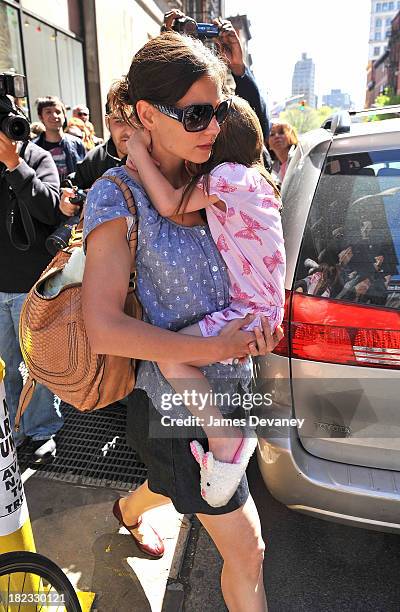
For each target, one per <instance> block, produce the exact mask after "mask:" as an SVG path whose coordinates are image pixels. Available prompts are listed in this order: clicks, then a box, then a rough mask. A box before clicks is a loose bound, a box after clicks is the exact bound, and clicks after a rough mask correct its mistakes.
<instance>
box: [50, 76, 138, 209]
mask: <svg viewBox="0 0 400 612" xmlns="http://www.w3.org/2000/svg"><path fill="white" fill-rule="evenodd" d="M119 83H120V81H116V82H115V83H113V84H112V86H111V87H110V90H109V92H108V94H107V103H106V114H105V123H106V127H107V129H108V130H109V132H110V138H109V139H108V140H107V141H106V142H105V143H104V144H102V145H98V146H97V147H95V148H94V149H92V150H91V151H89V153H87V155H86V157H85V159H84V160H83V161H81V162H79V163H78V164H77V167H76V173H75V178H74V180H73V183H74V185H76V186H77V187H78V188H79V189H90V187H91V186H92V185H93V183H94V182H95V180H96V179H98V178H99V177H100V176H102V175H103V174H104V172H106V171H107V170H109V169H110V168H115V167H116V166H122V165H123V164H124V163H125V160H126V155H127V148H126V143H127V142H128V140H129V138H130V136H131V134H132V131H133V130H134V128H133V127H132V126H131V125H129V123H126V121H124V120H123V119H122V117H121V115H120V114H119V113H118V112H116V111H115V105H116V101H117V100H116V91H117V90H118V86H119ZM74 195H75V192H74V190H73V189H69V188H66V189H62V196H61V202H60V210H61V212H62V213H63V214H64V215H65V216H66V217H72V216H73V215H76V214H78V213H79V206H77V205H74V204H71V201H70V198H73V197H74Z"/></svg>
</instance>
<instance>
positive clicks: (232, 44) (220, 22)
mask: <svg viewBox="0 0 400 612" xmlns="http://www.w3.org/2000/svg"><path fill="white" fill-rule="evenodd" d="M177 21H179V22H180V24H181V25H180V27H179V26H178V27H177V25H176V22H177ZM185 22H186V23H188V26H186V25H185ZM192 24H193V25H192ZM213 24H214V26H216V27H215V33H213V31H211V30H212V26H209V30H210V32H209V33H208V34H207V36H206V38H209V39H211V40H212V41H213V42H215V44H216V45H217V46H218V48H219V50H220V52H221V55H223V56H224V57H225V59H226V61H227V64H228V68H229V69H230V71H231V73H232V76H233V79H234V81H235V85H236V90H235V93H236V95H237V96H240V97H241V98H243V99H244V100H247V102H248V103H249V104H250V106H251V107H252V108H253V109H254V111H255V113H256V115H257V117H258V119H259V121H260V124H261V128H262V131H263V134H264V140H266V139H267V138H268V135H269V117H268V109H267V105H266V103H265V100H264V99H263V97H262V95H261V93H260V90H259V89H258V86H257V83H256V81H255V79H254V76H253V74H252V72H251V71H250V70H249V69H248V68H247V66H246V64H245V63H244V59H243V49H242V44H241V42H240V38H239V36H238V34H237V32H236V30H235V28H234V27H233V25H232V23H231V22H230V21H228V20H227V19H220V18H219V19H214V20H213ZM204 25H205V24H201V26H204ZM207 25H208V24H207ZM199 27H200V26H199ZM172 29H174V30H177V31H179V32H182V33H188V34H190V35H194V31H195V29H196V22H194V20H193V19H191V18H190V17H187V16H186V15H184V13H182V11H179V10H177V9H173V10H171V11H168V12H167V13H165V15H164V25H163V26H162V27H161V32H165V31H166V30H172ZM186 29H187V30H188V32H186ZM200 37H201V36H200Z"/></svg>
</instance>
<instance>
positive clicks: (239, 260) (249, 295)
mask: <svg viewBox="0 0 400 612" xmlns="http://www.w3.org/2000/svg"><path fill="white" fill-rule="evenodd" d="M156 108H157V107H156ZM171 110H174V109H169V108H167V107H162V108H160V111H161V112H166V111H169V112H170V111H171ZM205 146H206V145H205ZM208 146H209V147H210V153H211V150H212V154H211V157H210V159H209V161H208V162H206V163H205V164H202V165H200V166H192V167H190V168H188V169H189V171H190V172H191V173H192V174H193V175H194V176H193V178H192V179H191V181H190V182H189V184H188V185H187V186H186V187H185V188H180V189H175V188H174V187H173V186H172V185H171V184H170V183H169V182H168V181H167V179H166V178H165V177H164V176H163V175H162V174H161V172H160V171H159V170H158V168H157V167H156V165H155V164H154V160H152V158H151V156H150V153H149V149H150V148H151V138H150V134H149V132H147V131H146V130H144V129H138V130H136V131H135V133H134V134H133V136H132V137H131V139H130V141H129V142H128V166H129V164H132V167H133V166H134V167H135V169H136V170H137V172H138V173H139V176H140V179H141V181H142V183H143V186H144V188H145V189H146V191H147V193H148V195H149V197H150V199H151V201H152V203H153V205H154V206H155V208H157V210H158V212H159V213H160V215H162V216H164V217H170V216H172V215H174V214H177V213H179V212H183V211H187V212H189V211H194V210H201V209H205V210H206V215H207V221H208V224H209V227H210V231H211V234H212V236H213V238H214V240H215V242H216V244H217V247H218V250H219V251H220V253H221V255H222V257H223V259H224V261H225V263H226V266H227V269H228V272H229V279H230V299H231V302H230V306H229V307H228V308H225V309H224V310H221V311H219V312H215V313H212V314H209V315H207V316H206V317H205V318H204V319H203V320H202V321H200V322H199V323H198V324H195V325H191V326H190V327H186V328H184V329H182V330H180V333H184V334H189V335H203V336H213V335H217V334H219V332H220V331H221V329H222V328H223V327H224V325H225V324H226V323H227V322H228V321H230V320H232V319H237V318H245V317H246V320H245V321H244V326H246V327H245V328H246V329H248V330H258V329H260V328H261V316H264V317H266V318H267V320H268V322H269V325H270V327H271V332H274V331H275V329H276V327H277V326H278V325H280V324H281V322H282V318H283V306H284V276H285V253H284V244H283V235H282V226H281V220H280V213H279V209H280V206H281V203H280V200H279V196H278V193H277V190H276V189H275V187H274V185H273V183H272V181H271V179H270V177H269V175H268V173H267V171H266V170H265V168H264V166H263V164H262V161H261V159H262V157H261V156H262V150H263V134H262V130H261V126H260V123H259V121H258V118H257V116H256V114H255V113H254V111H253V110H252V109H251V107H250V106H249V104H248V103H247V102H246V101H245V100H243V99H241V98H239V97H234V98H232V100H231V106H230V109H229V113H228V114H227V118H226V120H225V122H224V123H223V125H222V126H221V132H220V134H219V135H218V138H217V140H216V142H215V143H213V146H212V145H211V144H210V143H208ZM211 146H212V149H211ZM246 323H247V325H246ZM255 333H256V332H255ZM158 365H159V368H160V370H161V372H162V374H163V375H164V376H165V378H166V379H167V380H168V381H169V382H170V384H171V386H172V387H173V388H174V389H175V390H176V391H177V392H178V393H181V394H183V393H184V391H187V390H188V386H189V387H190V389H191V390H193V388H194V389H195V395H194V396H193V395H192V394H191V398H189V399H188V394H186V396H185V405H186V406H187V408H188V409H189V410H190V412H191V413H192V414H194V415H196V416H200V417H201V425H202V427H203V429H204V431H205V433H206V435H207V437H208V445H209V452H208V453H206V454H204V451H203V448H202V447H201V445H200V444H199V443H198V442H197V441H194V442H192V443H191V450H192V454H193V455H194V457H195V458H196V460H197V461H198V463H199V464H200V469H201V494H202V497H203V498H204V499H205V500H206V501H207V502H208V503H209V504H210V505H212V506H221V505H224V504H225V503H227V501H228V500H229V499H230V498H231V497H232V495H233V493H234V492H235V490H236V488H237V486H238V484H239V482H240V479H241V477H242V476H243V474H244V472H245V470H246V467H247V463H248V461H249V459H250V456H251V455H252V453H253V452H254V449H255V447H256V444H257V438H256V437H255V436H254V435H253V436H249V435H248V434H247V435H244V434H243V432H242V431H241V430H240V429H239V428H238V427H228V426H226V425H223V424H220V419H221V413H220V410H219V409H218V408H217V407H216V406H214V405H213V404H212V403H210V402H209V403H208V405H206V406H205V407H203V406H202V407H201V408H199V403H200V402H199V401H198V400H197V401H196V397H197V398H201V397H202V398H207V397H209V394H210V385H209V383H208V381H207V379H206V378H205V376H203V374H202V372H201V371H200V370H199V369H198V368H199V367H201V366H204V365H206V364H205V363H204V362H203V363H194V362H193V363H190V364H181V365H175V364H174V365H170V364H168V363H159V364H158ZM199 410H201V412H199Z"/></svg>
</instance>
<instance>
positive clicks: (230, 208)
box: [226, 206, 235, 217]
mask: <svg viewBox="0 0 400 612" xmlns="http://www.w3.org/2000/svg"><path fill="white" fill-rule="evenodd" d="M226 214H227V215H228V217H233V216H234V215H235V209H234V208H233V206H229V208H228V210H227V212H226Z"/></svg>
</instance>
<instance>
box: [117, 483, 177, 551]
mask: <svg viewBox="0 0 400 612" xmlns="http://www.w3.org/2000/svg"><path fill="white" fill-rule="evenodd" d="M170 502H171V500H170V498H169V497H165V496H164V495H160V494H159V493H153V491H150V489H149V487H148V484H147V480H146V481H145V482H144V483H143V484H142V485H140V487H138V488H137V489H135V491H132V493H130V494H129V495H128V496H127V497H124V498H122V499H121V501H120V504H119V505H120V508H121V513H122V518H123V520H124V523H125V524H126V525H136V523H137V522H138V519H139V516H141V515H142V514H144V513H145V512H146V511H147V510H151V509H152V508H157V507H158V506H163V505H164V504H169V503H170ZM133 531H134V532H135V536H136V537H137V538H139V540H140V541H141V542H143V543H145V544H156V543H157V542H156V540H155V537H154V532H153V531H152V529H150V528H149V526H148V525H147V524H146V522H143V523H142V524H141V525H140V527H138V528H137V529H134V530H133Z"/></svg>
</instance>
